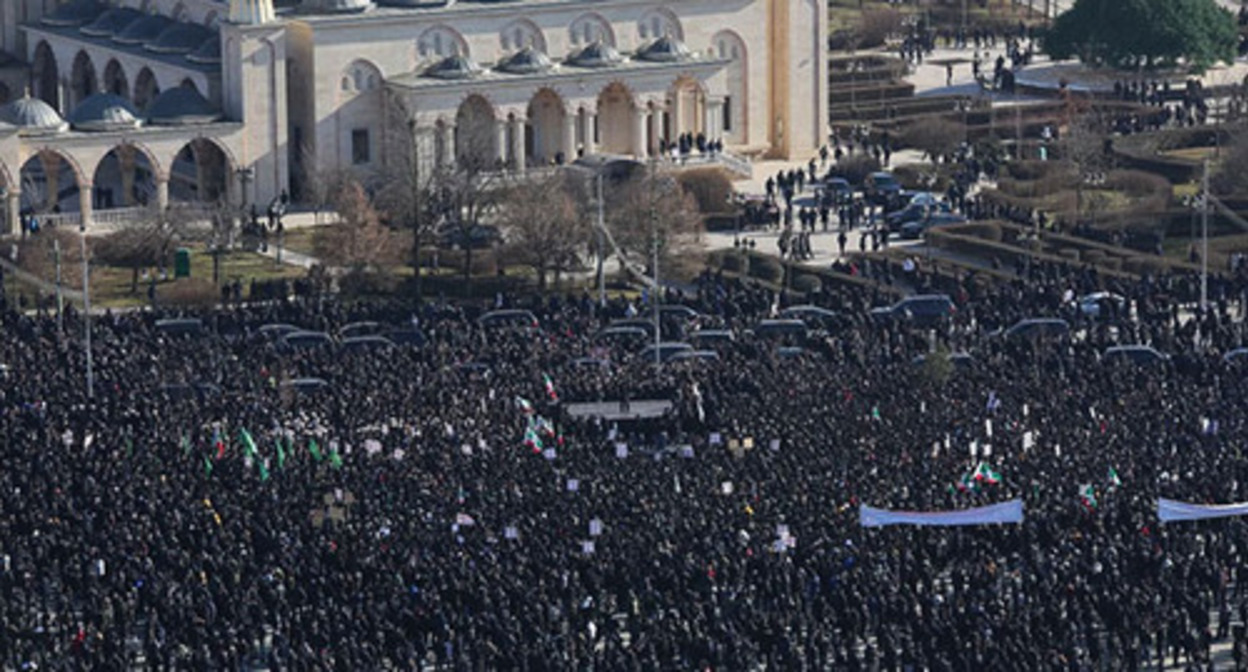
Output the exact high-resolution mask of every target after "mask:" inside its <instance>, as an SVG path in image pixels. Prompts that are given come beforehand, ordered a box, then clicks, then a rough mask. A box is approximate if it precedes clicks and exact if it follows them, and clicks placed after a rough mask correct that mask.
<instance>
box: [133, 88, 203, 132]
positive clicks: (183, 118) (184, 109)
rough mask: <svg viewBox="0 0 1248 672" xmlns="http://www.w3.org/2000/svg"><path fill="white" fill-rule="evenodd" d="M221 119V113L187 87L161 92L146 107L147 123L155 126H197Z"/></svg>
mask: <svg viewBox="0 0 1248 672" xmlns="http://www.w3.org/2000/svg"><path fill="white" fill-rule="evenodd" d="M220 118H221V111H220V110H218V109H217V108H215V107H213V105H212V103H210V102H208V100H207V99H206V98H204V97H203V96H202V95H200V93H199V91H196V90H195V89H193V88H191V87H189V86H175V87H173V88H172V89H169V90H167V91H162V92H161V93H160V95H158V96H156V99H155V100H153V101H152V102H151V103H149V104H148V106H147V123H149V124H155V125H157V126H197V125H200V124H211V123H212V122H214V121H217V120H218V119H220Z"/></svg>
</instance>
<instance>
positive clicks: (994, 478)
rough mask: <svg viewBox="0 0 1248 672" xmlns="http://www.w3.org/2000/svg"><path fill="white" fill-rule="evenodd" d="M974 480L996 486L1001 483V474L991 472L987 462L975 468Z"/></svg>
mask: <svg viewBox="0 0 1248 672" xmlns="http://www.w3.org/2000/svg"><path fill="white" fill-rule="evenodd" d="M974 478H975V480H977V481H981V482H983V483H987V484H988V485H996V484H997V483H1000V482H1001V474H998V473H997V472H995V471H993V470H992V467H989V466H988V463H987V462H980V463H979V466H977V467H975V476H974Z"/></svg>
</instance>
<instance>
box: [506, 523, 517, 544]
mask: <svg viewBox="0 0 1248 672" xmlns="http://www.w3.org/2000/svg"><path fill="white" fill-rule="evenodd" d="M503 538H504V539H510V540H512V541H515V540H516V539H519V538H520V531H519V530H517V529H516V526H515V525H508V526H507V527H504V528H503Z"/></svg>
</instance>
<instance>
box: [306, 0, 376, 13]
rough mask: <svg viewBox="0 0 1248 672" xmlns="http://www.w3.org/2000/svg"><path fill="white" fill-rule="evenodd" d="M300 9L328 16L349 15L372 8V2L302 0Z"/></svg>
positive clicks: (357, 0) (366, 0)
mask: <svg viewBox="0 0 1248 672" xmlns="http://www.w3.org/2000/svg"><path fill="white" fill-rule="evenodd" d="M299 7H300V9H304V10H306V11H309V12H321V13H328V14H349V13H352V12H363V11H366V10H369V9H372V8H373V2H372V0H303V4H301V5H300V6H299Z"/></svg>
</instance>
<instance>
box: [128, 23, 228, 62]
mask: <svg viewBox="0 0 1248 672" xmlns="http://www.w3.org/2000/svg"><path fill="white" fill-rule="evenodd" d="M212 34H213V33H212V31H211V30H209V29H207V28H205V27H203V26H201V25H199V24H197V23H175V24H173V25H172V26H169V27H168V28H166V29H164V30H162V31H161V32H160V34H159V35H157V36H156V39H154V40H151V41H149V42H147V43H146V44H144V45H143V48H144V49H146V50H148V51H150V52H153V53H157V54H189V53H191V51H192V50H193V49H195V47H198V46H199V45H201V44H203V43H204V40H206V39H208V38H209V37H211V36H212Z"/></svg>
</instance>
